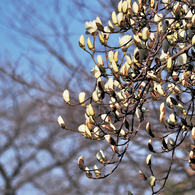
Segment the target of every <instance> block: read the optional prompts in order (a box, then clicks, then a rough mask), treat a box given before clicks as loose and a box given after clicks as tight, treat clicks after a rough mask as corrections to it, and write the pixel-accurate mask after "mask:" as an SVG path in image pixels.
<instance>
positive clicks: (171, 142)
mask: <svg viewBox="0 0 195 195" xmlns="http://www.w3.org/2000/svg"><path fill="white" fill-rule="evenodd" d="M169 143H170V144H171V146H175V141H174V140H173V139H172V138H170V139H169Z"/></svg>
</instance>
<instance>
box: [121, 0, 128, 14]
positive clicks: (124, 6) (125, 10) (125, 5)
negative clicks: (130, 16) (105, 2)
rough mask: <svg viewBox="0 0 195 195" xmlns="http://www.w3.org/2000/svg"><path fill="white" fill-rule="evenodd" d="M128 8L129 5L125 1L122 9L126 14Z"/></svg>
mask: <svg viewBox="0 0 195 195" xmlns="http://www.w3.org/2000/svg"><path fill="white" fill-rule="evenodd" d="M127 8H128V7H127V1H124V2H123V4H122V11H123V13H124V14H126V13H127Z"/></svg>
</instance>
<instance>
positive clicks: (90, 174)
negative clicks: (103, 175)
mask: <svg viewBox="0 0 195 195" xmlns="http://www.w3.org/2000/svg"><path fill="white" fill-rule="evenodd" d="M85 173H86V176H87V177H88V178H89V179H91V178H92V173H91V171H90V170H89V168H88V167H85Z"/></svg>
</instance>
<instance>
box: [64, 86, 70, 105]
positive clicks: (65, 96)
mask: <svg viewBox="0 0 195 195" xmlns="http://www.w3.org/2000/svg"><path fill="white" fill-rule="evenodd" d="M63 99H64V101H65V102H66V103H68V104H69V103H70V96H69V91H68V89H66V90H65V91H64V92H63Z"/></svg>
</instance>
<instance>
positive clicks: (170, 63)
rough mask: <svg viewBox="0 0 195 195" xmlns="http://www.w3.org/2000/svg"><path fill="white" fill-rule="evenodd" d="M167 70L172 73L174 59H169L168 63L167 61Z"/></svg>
mask: <svg viewBox="0 0 195 195" xmlns="http://www.w3.org/2000/svg"><path fill="white" fill-rule="evenodd" d="M167 69H168V71H170V70H171V69H172V58H171V57H170V58H168V61H167Z"/></svg>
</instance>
